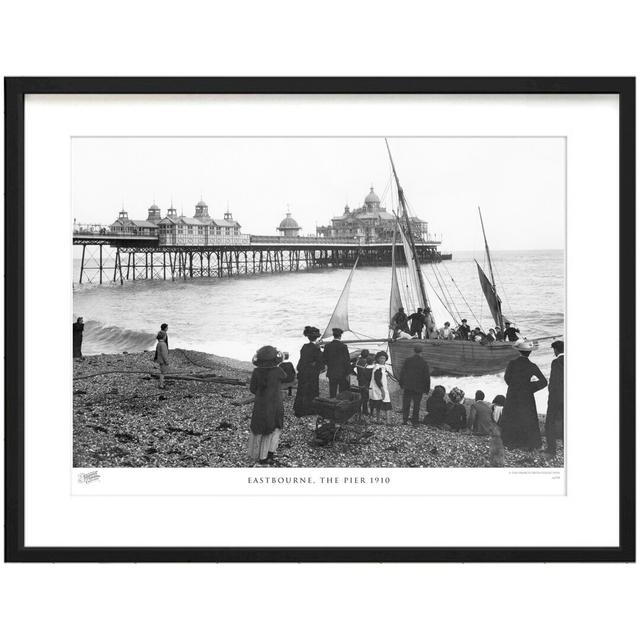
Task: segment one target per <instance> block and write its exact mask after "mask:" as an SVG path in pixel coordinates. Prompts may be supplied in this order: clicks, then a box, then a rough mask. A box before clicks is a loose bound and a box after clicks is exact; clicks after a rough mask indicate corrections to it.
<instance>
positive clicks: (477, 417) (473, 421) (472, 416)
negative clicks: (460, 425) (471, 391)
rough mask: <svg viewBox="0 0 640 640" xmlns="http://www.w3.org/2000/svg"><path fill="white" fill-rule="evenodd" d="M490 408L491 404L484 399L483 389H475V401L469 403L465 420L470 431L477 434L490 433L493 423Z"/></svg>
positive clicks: (486, 434) (484, 434)
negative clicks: (467, 417)
mask: <svg viewBox="0 0 640 640" xmlns="http://www.w3.org/2000/svg"><path fill="white" fill-rule="evenodd" d="M491 409H492V407H491V404H489V403H488V402H486V401H485V399H484V391H481V390H478V391H476V396H475V402H474V403H473V404H472V405H471V409H470V410H469V420H468V422H467V424H468V427H469V430H470V431H471V433H473V434H475V435H478V436H489V435H491V427H492V425H493V416H492V414H491Z"/></svg>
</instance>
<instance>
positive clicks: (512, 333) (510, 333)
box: [504, 322, 520, 342]
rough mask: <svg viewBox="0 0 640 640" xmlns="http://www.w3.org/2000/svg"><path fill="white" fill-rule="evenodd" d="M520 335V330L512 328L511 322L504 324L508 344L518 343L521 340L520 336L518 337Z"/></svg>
mask: <svg viewBox="0 0 640 640" xmlns="http://www.w3.org/2000/svg"><path fill="white" fill-rule="evenodd" d="M519 333H520V329H516V328H515V327H512V326H511V323H510V322H505V323H504V339H505V340H506V341H507V342H517V341H518V340H520V336H519V335H518V334H519Z"/></svg>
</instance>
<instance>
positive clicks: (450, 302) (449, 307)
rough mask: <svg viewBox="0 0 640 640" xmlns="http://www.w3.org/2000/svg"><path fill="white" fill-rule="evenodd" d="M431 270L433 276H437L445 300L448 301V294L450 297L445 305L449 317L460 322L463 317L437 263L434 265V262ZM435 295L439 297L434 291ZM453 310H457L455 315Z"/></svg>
mask: <svg viewBox="0 0 640 640" xmlns="http://www.w3.org/2000/svg"><path fill="white" fill-rule="evenodd" d="M431 269H432V271H433V274H434V276H435V279H436V282H437V283H438V286H439V287H440V291H442V295H443V297H444V298H445V300H447V294H448V296H449V299H448V301H447V302H446V304H444V307H445V309H446V310H447V311H448V312H449V315H450V316H451V317H452V318H453V319H454V320H455V321H456V322H460V319H461V317H462V316H460V314H459V313H458V309H457V308H456V305H455V302H454V300H453V297H452V296H451V293H450V292H449V289H448V288H447V284H446V282H445V281H444V278H443V277H442V275H441V274H440V272H439V270H438V269H437V268H436V265H435V263H433V262H432V263H431ZM434 293H435V294H436V296H437V295H438V293H437V291H436V290H435V289H434ZM438 299H440V297H439V296H438ZM441 302H442V301H441ZM452 307H453V308H452ZM453 309H455V313H454V311H453ZM456 316H457V317H456Z"/></svg>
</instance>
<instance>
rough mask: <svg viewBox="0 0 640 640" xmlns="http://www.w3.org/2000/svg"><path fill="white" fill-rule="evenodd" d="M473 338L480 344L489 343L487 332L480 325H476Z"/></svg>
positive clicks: (472, 334)
mask: <svg viewBox="0 0 640 640" xmlns="http://www.w3.org/2000/svg"><path fill="white" fill-rule="evenodd" d="M471 339H472V340H473V341H474V342H477V343H479V344H487V334H486V333H484V332H483V331H482V329H480V327H476V328H475V329H474V330H473V332H472V333H471Z"/></svg>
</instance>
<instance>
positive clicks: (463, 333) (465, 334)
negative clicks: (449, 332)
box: [458, 318, 471, 340]
mask: <svg viewBox="0 0 640 640" xmlns="http://www.w3.org/2000/svg"><path fill="white" fill-rule="evenodd" d="M469 331H471V327H470V326H469V325H468V324H467V319H466V318H463V319H462V321H461V323H460V325H459V326H458V335H459V336H460V340H468V339H469Z"/></svg>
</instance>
